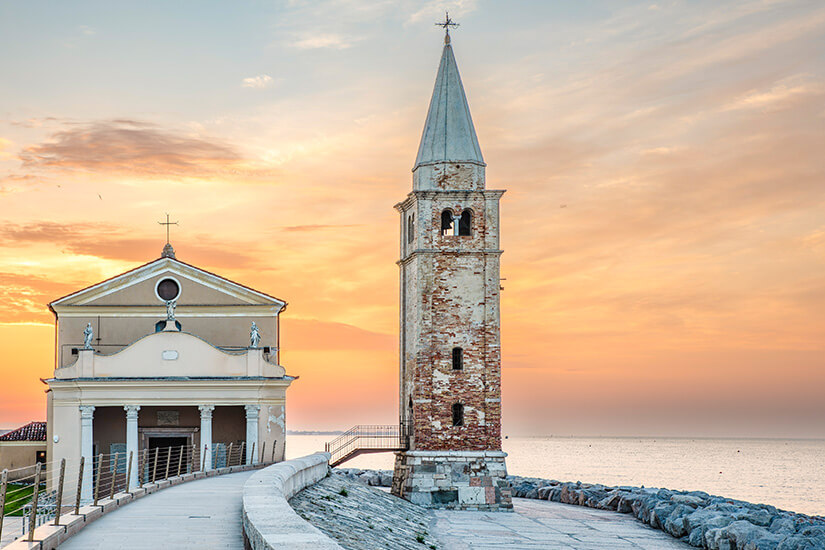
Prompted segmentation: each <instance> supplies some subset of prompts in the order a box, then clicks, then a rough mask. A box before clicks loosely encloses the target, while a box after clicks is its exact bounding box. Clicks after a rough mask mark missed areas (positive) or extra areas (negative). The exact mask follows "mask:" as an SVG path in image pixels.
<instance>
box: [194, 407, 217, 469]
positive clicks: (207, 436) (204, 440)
mask: <svg viewBox="0 0 825 550" xmlns="http://www.w3.org/2000/svg"><path fill="white" fill-rule="evenodd" d="M198 409H200V411H201V444H200V452H202V453H203V452H205V453H206V460H204V462H203V464H204V469H206V470H211V469H212V411H214V410H215V405H200V406H198ZM204 445H205V446H206V450H205V451H204Z"/></svg>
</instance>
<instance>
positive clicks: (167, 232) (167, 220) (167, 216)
mask: <svg viewBox="0 0 825 550" xmlns="http://www.w3.org/2000/svg"><path fill="white" fill-rule="evenodd" d="M158 223H159V224H160V225H165V226H166V244H169V226H170V225H178V222H170V221H169V214H168V213H167V214H166V221H165V222H158Z"/></svg>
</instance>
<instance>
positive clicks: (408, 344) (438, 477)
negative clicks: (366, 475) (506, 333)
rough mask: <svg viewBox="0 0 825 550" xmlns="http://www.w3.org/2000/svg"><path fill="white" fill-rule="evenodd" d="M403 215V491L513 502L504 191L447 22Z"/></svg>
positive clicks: (493, 503) (430, 500)
mask: <svg viewBox="0 0 825 550" xmlns="http://www.w3.org/2000/svg"><path fill="white" fill-rule="evenodd" d="M442 26H444V28H445V30H446V31H447V33H446V36H445V40H444V49H443V51H442V55H441V62H440V64H439V67H438V74H437V76H436V81H435V88H434V90H433V95H432V99H431V100H430V108H429V112H428V113H427V120H426V123H425V124H424V132H423V134H422V136H421V143H420V145H419V148H418V155H417V157H416V160H415V166H414V167H413V185H412V192H411V193H410V194H409V195H407V198H406V199H405V200H404V201H402V202H400V203H398V204H396V205H395V208H396V209H397V210H398V212H399V214H400V215H401V227H400V229H401V246H400V260H399V261H398V265H399V268H400V306H401V307H400V325H401V327H400V348H401V349H400V384H399V386H400V417H401V423H402V425H403V426H405V427H406V429H407V430H408V433H409V449H408V450H406V451H401V452H399V453H397V455H396V462H395V472H394V477H393V493H394V494H396V495H399V496H403V497H404V498H407V499H408V500H410V501H412V502H414V503H416V504H419V505H422V506H427V507H433V508H459V509H478V510H496V509H511V508H512V503H511V499H510V493H509V489H508V488H506V483H505V481H504V477H505V476H506V467H505V463H504V459H505V456H506V454H505V453H504V452H502V451H501V343H500V312H499V291H500V286H499V258H500V256H501V253H502V251H501V249H500V246H499V200H500V199H501V196H502V195H503V194H504V191H500V190H490V189H487V188H486V181H485V167H486V164H485V163H484V158H483V157H482V154H481V148H480V147H479V144H478V138H477V136H476V132H475V128H474V127H473V120H472V117H471V116H470V108H469V105H468V103H467V98H466V96H465V94H464V87H463V86H462V83H461V77H460V76H459V73H458V66H457V65H456V61H455V57H454V55H453V49H452V46H451V44H450V34H449V27H450V26H454V24H453V23H452V21H450V19H449V17H448V18H447V20H446V22H445V23H444V24H443V25H442Z"/></svg>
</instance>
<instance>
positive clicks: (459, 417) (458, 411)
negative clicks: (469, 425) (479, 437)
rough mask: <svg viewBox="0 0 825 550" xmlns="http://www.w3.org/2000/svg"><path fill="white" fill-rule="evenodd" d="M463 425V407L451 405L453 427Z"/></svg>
mask: <svg viewBox="0 0 825 550" xmlns="http://www.w3.org/2000/svg"><path fill="white" fill-rule="evenodd" d="M463 425H464V405H462V404H461V403H453V426H463Z"/></svg>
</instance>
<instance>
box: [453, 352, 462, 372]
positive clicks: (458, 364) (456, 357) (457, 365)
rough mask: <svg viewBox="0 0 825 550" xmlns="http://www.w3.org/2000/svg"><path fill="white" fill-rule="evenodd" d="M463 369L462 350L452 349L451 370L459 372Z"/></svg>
mask: <svg viewBox="0 0 825 550" xmlns="http://www.w3.org/2000/svg"><path fill="white" fill-rule="evenodd" d="M463 368H464V350H463V349H461V348H453V370H461V369H463Z"/></svg>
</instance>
